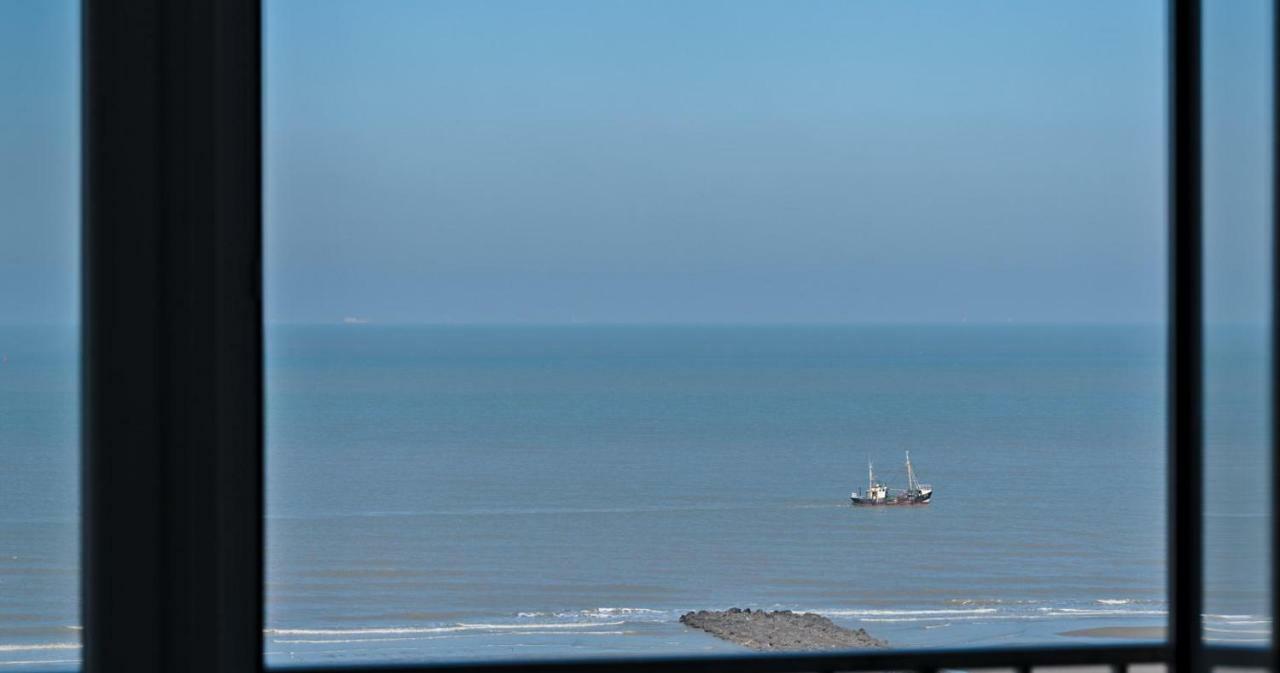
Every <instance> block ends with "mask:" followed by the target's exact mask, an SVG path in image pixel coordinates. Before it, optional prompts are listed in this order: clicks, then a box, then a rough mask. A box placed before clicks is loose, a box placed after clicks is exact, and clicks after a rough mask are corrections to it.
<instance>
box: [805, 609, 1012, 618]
mask: <svg viewBox="0 0 1280 673" xmlns="http://www.w3.org/2000/svg"><path fill="white" fill-rule="evenodd" d="M811 612H817V613H819V614H823V615H828V616H833V617H899V616H902V617H914V616H917V615H989V614H994V613H996V612H999V610H998V609H997V608H967V609H961V608H954V609H940V610H877V609H862V610H812V611H811Z"/></svg>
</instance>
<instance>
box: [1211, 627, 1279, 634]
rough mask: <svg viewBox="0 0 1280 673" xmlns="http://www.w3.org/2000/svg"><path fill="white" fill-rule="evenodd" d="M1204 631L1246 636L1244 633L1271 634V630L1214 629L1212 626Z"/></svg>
mask: <svg viewBox="0 0 1280 673" xmlns="http://www.w3.org/2000/svg"><path fill="white" fill-rule="evenodd" d="M1204 630H1205V631H1215V632H1217V633H1241V634H1244V633H1261V634H1267V633H1271V629H1215V628H1213V627H1212V626H1206V627H1204Z"/></svg>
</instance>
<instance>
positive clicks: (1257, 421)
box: [1204, 0, 1273, 646]
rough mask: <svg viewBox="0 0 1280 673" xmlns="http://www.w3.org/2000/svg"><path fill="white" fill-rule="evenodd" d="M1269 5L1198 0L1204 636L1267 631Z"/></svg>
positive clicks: (1250, 640)
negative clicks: (1202, 249)
mask: <svg viewBox="0 0 1280 673" xmlns="http://www.w3.org/2000/svg"><path fill="white" fill-rule="evenodd" d="M1271 4H1272V3H1270V2H1266V1H1265V0H1242V1H1240V2H1222V3H1219V2H1206V3H1204V119H1205V129H1204V185H1205V211H1204V213H1205V318H1206V328H1205V419H1204V420H1205V468H1206V469H1205V612H1206V615H1205V625H1204V629H1205V632H1204V636H1205V639H1207V640H1209V641H1212V642H1218V643H1224V644H1231V645H1257V646H1263V645H1265V644H1266V643H1267V642H1268V639H1269V638H1270V635H1269V634H1270V632H1271V605H1270V598H1269V596H1270V592H1269V587H1270V583H1271V577H1270V574H1271V572H1270V565H1269V563H1270V554H1269V551H1268V544H1269V541H1270V535H1269V531H1270V521H1271V519H1270V508H1271V503H1272V495H1273V494H1272V493H1271V484H1270V461H1269V454H1270V448H1269V437H1270V435H1269V432H1268V427H1267V425H1268V419H1267V413H1268V412H1267V408H1268V407H1267V405H1268V404H1269V396H1268V395H1269V393H1268V391H1267V386H1268V382H1269V379H1270V374H1269V359H1268V356H1267V348H1268V341H1267V340H1268V335H1267V334H1268V330H1269V329H1270V322H1269V318H1268V316H1269V315H1270V302H1271V293H1270V291H1269V289H1268V288H1269V287H1270V283H1271V277H1270V265H1271V255H1270V253H1269V251H1270V249H1271V234H1270V230H1271V184H1272V182H1271V168H1270V162H1271V152H1270V148H1271V146H1272V142H1271V135H1272V134H1271V114H1272V101H1271V94H1270V90H1271V65H1270V64H1271V39H1272V36H1271V30H1270V28H1269V27H1270V26H1271Z"/></svg>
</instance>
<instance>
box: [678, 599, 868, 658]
mask: <svg viewBox="0 0 1280 673" xmlns="http://www.w3.org/2000/svg"><path fill="white" fill-rule="evenodd" d="M680 623H681V624H684V625H686V626H691V627H693V628H695V629H702V630H703V631H706V632H707V633H710V634H711V635H713V636H716V637H717V638H721V639H724V640H727V641H729V642H731V643H737V644H739V645H743V646H745V647H749V648H751V649H753V650H762V651H793V652H794V651H806V650H810V651H812V650H849V649H858V648H863V647H887V646H888V645H889V643H888V642H886V641H883V640H879V639H877V638H873V637H871V636H870V635H868V634H867V632H866V631H865V630H863V629H846V628H844V627H842V626H836V625H835V624H834V623H833V622H832V621H831V620H830V619H827V618H826V617H823V616H822V615H816V614H813V613H812V612H792V611H790V610H778V611H776V612H767V611H764V610H756V611H754V612H753V611H752V610H751V609H750V608H748V609H746V610H741V609H739V608H731V609H729V610H700V611H698V612H688V613H685V614H684V615H682V616H681V617H680Z"/></svg>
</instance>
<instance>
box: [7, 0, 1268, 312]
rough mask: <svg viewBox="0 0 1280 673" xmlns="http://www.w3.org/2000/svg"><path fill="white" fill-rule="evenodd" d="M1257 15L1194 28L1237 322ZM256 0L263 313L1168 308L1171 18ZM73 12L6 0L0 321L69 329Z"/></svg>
mask: <svg viewBox="0 0 1280 673" xmlns="http://www.w3.org/2000/svg"><path fill="white" fill-rule="evenodd" d="M1265 5H1266V3H1265V2H1263V1H1262V0H1252V1H1251V2H1231V3H1209V9H1208V13H1207V16H1206V19H1207V22H1208V29H1209V30H1208V41H1207V44H1206V53H1207V62H1206V67H1207V68H1208V71H1209V73H1210V75H1211V77H1210V82H1209V83H1208V84H1207V91H1208V92H1209V93H1210V96H1211V98H1210V101H1209V105H1208V109H1207V113H1208V121H1209V126H1208V129H1207V131H1208V135H1207V138H1208V140H1209V146H1208V147H1207V148H1206V153H1207V157H1208V162H1209V164H1208V167H1209V171H1208V188H1209V192H1208V199H1209V209H1210V210H1209V214H1210V220H1211V223H1213V224H1215V225H1216V226H1217V229H1215V230H1214V231H1213V232H1212V235H1211V237H1210V241H1209V244H1210V250H1211V252H1213V254H1214V255H1219V256H1220V257H1221V261H1220V262H1219V261H1216V260H1215V259H1214V258H1211V259H1210V276H1211V278H1210V280H1211V285H1210V289H1211V294H1212V296H1211V298H1221V300H1220V301H1215V302H1211V306H1212V309H1213V310H1214V311H1215V315H1217V316H1219V317H1224V318H1228V319H1234V318H1239V317H1242V316H1248V315H1250V314H1252V313H1256V312H1257V310H1258V307H1259V306H1260V305H1261V304H1260V302H1261V301H1262V298H1263V295H1262V288H1263V287H1264V285H1265V284H1264V283H1263V282H1262V276H1261V274H1260V269H1261V267H1262V264H1263V263H1265V258H1263V257H1261V256H1260V255H1261V252H1260V251H1261V250H1263V249H1264V248H1265V246H1264V245H1263V240H1264V239H1263V238H1262V232H1263V228H1262V227H1263V226H1264V225H1265V223H1266V213H1267V208H1268V202H1267V194H1266V191H1265V188H1264V187H1265V180H1266V175H1265V169H1266V160H1267V155H1266V153H1265V151H1266V150H1265V148H1266V143H1265V142H1264V141H1263V140H1264V138H1263V137H1262V136H1260V135H1259V133H1260V132H1262V131H1264V130H1265V129H1266V127H1267V122H1266V115H1267V113H1268V110H1269V108H1268V104H1269V101H1268V99H1267V98H1266V89H1265V86H1263V85H1264V84H1265V83H1266V81H1267V80H1266V79H1264V77H1269V74H1268V71H1267V70H1266V69H1265V68H1266V67H1267V54H1266V52H1265V46H1266V42H1265V40H1266V37H1267V35H1266V26H1267V25H1268V20H1267V19H1266V17H1265V16H1264V15H1263V11H1264V9H1263V8H1264V7H1265ZM266 6H267V10H266V17H265V18H266V22H265V23H266V30H267V34H266V66H265V68H266V71H265V75H266V104H267V108H266V146H267V147H266V150H267V156H266V159H267V164H266V168H267V171H266V173H267V185H266V195H267V212H266V222H267V242H268V251H267V253H268V255H267V258H268V263H267V269H266V278H267V293H268V316H267V317H268V319H269V320H271V321H274V322H333V321H337V320H341V319H342V318H343V317H345V316H360V317H366V318H369V319H371V320H374V321H380V322H417V321H427V322H444V321H456V322H474V321H485V322H570V321H583V322H598V321H607V322H617V321H625V322H630V321H645V322H702V321H715V322H725V321H730V322H809V321H818V322H830V321H840V322H844V321H958V320H965V319H968V320H970V321H983V322H990V321H998V322H1003V321H1010V320H1011V321H1017V322H1040V321H1106V322H1110V321H1124V322H1130V321H1158V320H1160V319H1162V316H1163V311H1164V280H1165V278H1164V260H1165V243H1164V233H1165V224H1164V208H1165V205H1164V204H1165V190H1164V179H1165V173H1164V162H1165V153H1164V152H1165V150H1164V148H1165V125H1164V107H1163V97H1164V68H1165V66H1164V51H1163V49H1164V46H1163V45H1164V40H1163V35H1164V15H1163V3H1162V2H1160V1H1159V0H1133V1H1124V2H1115V1H1114V0H1099V1H1095V2H1089V1H1081V0H1072V1H1070V2H1062V1H1060V0H1040V1H1035V0H1007V1H1004V2H996V1H989V0H971V1H967V2H957V1H954V0H934V1H929V2H927V1H906V0H879V1H873V0H861V1H856V0H836V1H830V2H824V1H817V0H799V1H797V0H769V1H760V0H723V1H720V0H696V1H690V0H678V1H677V0H631V1H620V0H572V1H569V0H524V1H517V0H502V1H491V2H486V1H483V0H439V1H431V0H424V1H422V2H387V1H365V0H360V1H356V0H351V1H347V2H322V1H318V0H296V1H288V2H285V1H280V0H268V2H267V3H266ZM77 21H78V19H77V17H76V12H75V9H74V3H72V2H67V1H65V0H64V1H61V2H55V1H46V0H28V1H23V0H0V85H2V86H0V122H2V123H0V204H3V210H2V211H0V322H64V321H70V320H72V319H73V318H74V315H75V308H74V307H75V284H76V282H77V281H76V280H75V269H76V263H77V252H76V244H75V239H76V235H77V225H76V211H77V209H78V199H77V198H76V186H77V179H78V177H77V175H78V166H77V162H76V155H75V148H76V146H77V143H78V134H77V128H76V127H77V114H76V105H77V102H78V101H77V86H78V81H77V77H78V74H77V67H76V59H77V58H78V56H77V54H76V44H75V35H76V30H77V27H78V26H77ZM1214 73H1219V75H1220V76H1219V75H1214ZM1228 106H1229V107H1228Z"/></svg>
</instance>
